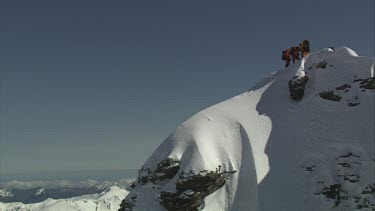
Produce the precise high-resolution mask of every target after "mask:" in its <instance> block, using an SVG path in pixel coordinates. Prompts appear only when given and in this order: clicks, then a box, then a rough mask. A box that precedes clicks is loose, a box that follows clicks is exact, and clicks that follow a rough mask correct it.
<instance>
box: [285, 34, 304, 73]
mask: <svg viewBox="0 0 375 211" xmlns="http://www.w3.org/2000/svg"><path fill="white" fill-rule="evenodd" d="M309 53H310V42H309V41H308V40H304V41H302V42H300V43H299V46H293V47H290V48H287V49H286V50H285V51H283V52H282V60H285V67H289V64H290V61H291V60H293V64H294V63H295V62H296V60H300V58H299V55H300V54H301V57H302V58H304V57H305V56H307V55H309Z"/></svg>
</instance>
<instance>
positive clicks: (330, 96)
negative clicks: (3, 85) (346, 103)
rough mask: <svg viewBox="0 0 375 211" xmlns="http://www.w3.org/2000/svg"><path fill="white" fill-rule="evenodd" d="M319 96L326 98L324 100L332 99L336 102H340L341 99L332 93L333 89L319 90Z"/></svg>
mask: <svg viewBox="0 0 375 211" xmlns="http://www.w3.org/2000/svg"><path fill="white" fill-rule="evenodd" d="M319 96H320V97H321V98H323V99H326V100H332V101H338V102H340V100H341V97H340V96H338V95H336V94H334V93H333V91H327V92H325V91H323V92H320V93H319Z"/></svg>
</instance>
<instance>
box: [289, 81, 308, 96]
mask: <svg viewBox="0 0 375 211" xmlns="http://www.w3.org/2000/svg"><path fill="white" fill-rule="evenodd" d="M308 81H309V78H308V77H307V76H303V77H300V78H299V77H297V76H295V77H294V78H293V79H292V80H290V81H289V82H288V85H289V93H290V97H291V98H292V99H293V100H301V99H302V98H303V95H304V94H305V86H306V84H307V82H308Z"/></svg>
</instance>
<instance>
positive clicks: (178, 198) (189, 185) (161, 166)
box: [119, 158, 236, 211]
mask: <svg viewBox="0 0 375 211" xmlns="http://www.w3.org/2000/svg"><path fill="white" fill-rule="evenodd" d="M179 164H180V161H178V160H176V159H172V158H167V159H165V160H163V161H161V162H160V163H158V164H157V166H156V169H155V170H151V169H149V168H141V170H140V171H139V175H138V178H137V180H136V183H133V184H131V185H130V188H135V187H136V186H138V185H141V186H142V185H149V184H150V185H153V186H154V189H155V188H158V189H160V188H159V187H158V186H159V185H163V184H165V183H166V182H168V181H169V180H171V179H173V178H174V177H175V176H177V173H178V171H179V169H180V165H179ZM234 173H236V171H224V172H221V166H220V165H219V167H218V168H216V170H215V171H209V170H201V171H200V172H199V173H194V172H193V171H190V172H189V173H185V172H183V171H182V172H181V173H180V174H179V175H178V177H179V179H178V180H177V181H176V185H175V189H176V190H177V192H167V191H161V192H160V195H159V203H160V204H161V205H162V206H163V207H165V208H166V209H167V210H171V211H196V210H201V209H203V208H204V206H205V203H204V198H205V197H207V196H208V195H210V194H211V193H213V192H215V191H216V190H218V189H219V188H221V187H222V186H223V185H224V184H225V182H226V180H227V179H228V175H229V174H234ZM137 198H138V197H137V195H136V194H130V195H128V197H126V198H125V199H124V200H122V202H121V204H120V209H119V211H132V210H133V207H134V206H135V203H136V201H137Z"/></svg>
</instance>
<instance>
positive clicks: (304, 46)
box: [299, 40, 310, 58]
mask: <svg viewBox="0 0 375 211" xmlns="http://www.w3.org/2000/svg"><path fill="white" fill-rule="evenodd" d="M299 49H300V51H301V57H302V58H304V57H305V56H307V55H309V53H310V42H309V41H308V40H304V41H302V42H300V44H299Z"/></svg>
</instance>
